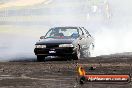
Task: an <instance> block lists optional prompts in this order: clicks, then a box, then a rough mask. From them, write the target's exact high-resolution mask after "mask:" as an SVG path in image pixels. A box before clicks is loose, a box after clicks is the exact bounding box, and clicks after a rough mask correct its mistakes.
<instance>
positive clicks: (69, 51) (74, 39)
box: [34, 27, 94, 61]
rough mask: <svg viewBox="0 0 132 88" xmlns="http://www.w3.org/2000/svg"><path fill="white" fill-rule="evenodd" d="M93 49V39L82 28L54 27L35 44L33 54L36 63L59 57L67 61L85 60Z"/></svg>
mask: <svg viewBox="0 0 132 88" xmlns="http://www.w3.org/2000/svg"><path fill="white" fill-rule="evenodd" d="M93 48H94V39H93V37H92V36H91V35H90V34H89V32H88V31H87V30H86V29H85V28H84V27H55V28H51V29H50V30H49V31H48V32H47V33H46V35H45V36H41V37H40V40H39V42H36V44H35V49H34V53H35V55H36V56H37V61H43V60H45V57H47V56H60V57H65V58H67V59H74V60H77V59H80V58H86V57H89V56H90V55H91V52H92V49H93Z"/></svg>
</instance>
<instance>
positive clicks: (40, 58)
mask: <svg viewBox="0 0 132 88" xmlns="http://www.w3.org/2000/svg"><path fill="white" fill-rule="evenodd" d="M42 61H45V56H40V55H37V62H42Z"/></svg>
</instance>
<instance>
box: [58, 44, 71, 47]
mask: <svg viewBox="0 0 132 88" xmlns="http://www.w3.org/2000/svg"><path fill="white" fill-rule="evenodd" d="M59 47H73V45H72V44H60V45H59Z"/></svg>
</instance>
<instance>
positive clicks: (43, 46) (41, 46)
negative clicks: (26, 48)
mask: <svg viewBox="0 0 132 88" xmlns="http://www.w3.org/2000/svg"><path fill="white" fill-rule="evenodd" d="M35 48H46V45H35Z"/></svg>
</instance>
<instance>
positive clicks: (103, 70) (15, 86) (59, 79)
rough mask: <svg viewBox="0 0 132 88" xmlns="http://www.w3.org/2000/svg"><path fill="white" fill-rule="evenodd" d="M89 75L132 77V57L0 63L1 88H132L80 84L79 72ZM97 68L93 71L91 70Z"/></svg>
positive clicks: (131, 87) (127, 87) (129, 86)
mask: <svg viewBox="0 0 132 88" xmlns="http://www.w3.org/2000/svg"><path fill="white" fill-rule="evenodd" d="M78 66H82V67H84V68H85V70H86V71H87V74H130V75H131V74H132V56H131V55H129V56H126V55H125V56H123V55H115V56H100V57H93V58H88V59H80V60H75V61H74V60H71V61H66V60H61V58H60V60H56V59H53V60H47V61H46V62H36V61H35V58H34V59H33V60H29V61H28V60H21V61H11V62H0V88H132V82H129V83H92V82H87V83H85V84H84V85H80V84H79V77H78V72H77V68H78ZM91 66H94V67H96V68H95V70H90V67H91Z"/></svg>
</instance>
